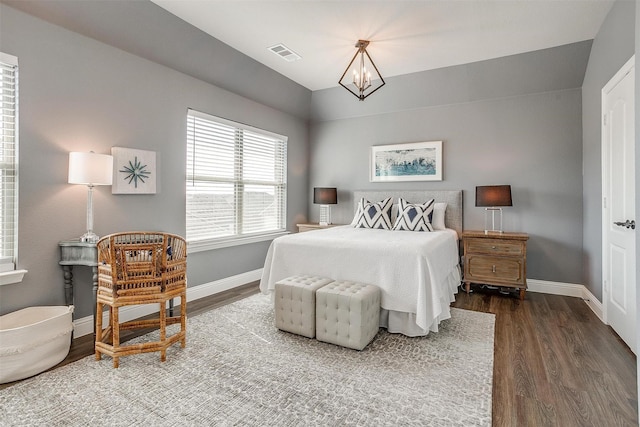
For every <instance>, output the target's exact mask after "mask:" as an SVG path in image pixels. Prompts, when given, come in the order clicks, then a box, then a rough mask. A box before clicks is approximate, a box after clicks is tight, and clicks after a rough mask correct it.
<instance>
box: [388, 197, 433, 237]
mask: <svg viewBox="0 0 640 427" xmlns="http://www.w3.org/2000/svg"><path fill="white" fill-rule="evenodd" d="M434 205H435V201H434V200H433V199H431V200H429V201H428V202H426V203H424V204H415V203H413V204H412V203H409V202H407V201H406V200H404V199H403V198H402V197H401V198H400V199H399V201H398V218H397V219H396V223H395V224H394V226H393V229H394V230H405V231H433V226H432V225H431V217H432V215H433V208H434Z"/></svg>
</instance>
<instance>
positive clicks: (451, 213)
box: [353, 190, 462, 236]
mask: <svg viewBox="0 0 640 427" xmlns="http://www.w3.org/2000/svg"><path fill="white" fill-rule="evenodd" d="M363 197H364V198H365V199H367V200H369V201H371V202H377V201H380V200H383V199H385V198H387V197H393V198H394V200H395V203H397V200H398V197H402V198H403V199H405V200H408V201H409V202H411V203H424V202H426V201H427V200H429V199H435V201H436V202H444V203H446V204H447V210H446V211H445V215H444V224H445V226H446V227H447V228H451V229H453V230H456V231H457V232H458V236H462V190H422V191H419V190H375V191H370V190H356V191H354V192H353V201H354V206H356V207H357V205H358V201H359V200H360V199H361V198H363ZM354 212H355V209H354Z"/></svg>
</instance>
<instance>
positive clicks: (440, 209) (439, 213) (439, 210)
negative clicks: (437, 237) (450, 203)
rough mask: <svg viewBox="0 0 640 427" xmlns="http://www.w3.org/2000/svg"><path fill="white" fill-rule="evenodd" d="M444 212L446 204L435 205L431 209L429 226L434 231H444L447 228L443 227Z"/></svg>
mask: <svg viewBox="0 0 640 427" xmlns="http://www.w3.org/2000/svg"><path fill="white" fill-rule="evenodd" d="M446 210H447V204H446V203H436V204H435V206H434V207H433V220H432V221H431V225H432V226H433V229H434V230H444V229H446V228H447V227H446V226H445V225H444V213H445V211H446Z"/></svg>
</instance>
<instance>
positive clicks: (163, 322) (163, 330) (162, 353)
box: [160, 301, 167, 362]
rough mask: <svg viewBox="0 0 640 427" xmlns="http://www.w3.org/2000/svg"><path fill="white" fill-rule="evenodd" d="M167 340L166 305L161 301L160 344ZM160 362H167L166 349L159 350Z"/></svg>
mask: <svg viewBox="0 0 640 427" xmlns="http://www.w3.org/2000/svg"><path fill="white" fill-rule="evenodd" d="M166 339H167V303H166V301H163V302H161V303H160V342H161V343H163V344H164V342H165V341H166ZM160 360H161V361H162V362H164V361H166V360H167V349H166V348H164V347H163V348H162V350H160Z"/></svg>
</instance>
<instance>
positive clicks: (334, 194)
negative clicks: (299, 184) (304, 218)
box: [313, 187, 338, 225]
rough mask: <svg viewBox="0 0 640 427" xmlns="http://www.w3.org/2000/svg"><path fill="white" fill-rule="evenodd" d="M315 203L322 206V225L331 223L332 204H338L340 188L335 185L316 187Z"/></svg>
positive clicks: (314, 193)
mask: <svg viewBox="0 0 640 427" xmlns="http://www.w3.org/2000/svg"><path fill="white" fill-rule="evenodd" d="M313 203H314V204H316V205H322V206H320V225H329V224H331V206H329V205H336V204H338V190H336V188H334V187H315V188H314V189H313Z"/></svg>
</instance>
